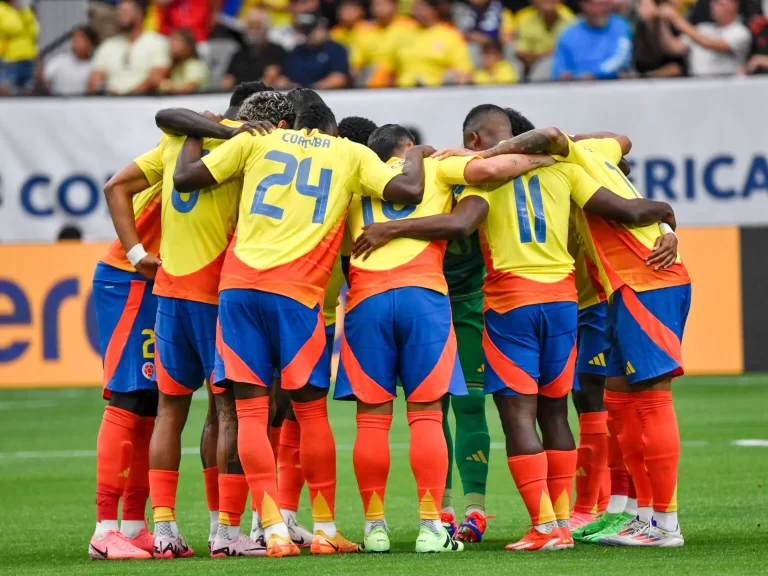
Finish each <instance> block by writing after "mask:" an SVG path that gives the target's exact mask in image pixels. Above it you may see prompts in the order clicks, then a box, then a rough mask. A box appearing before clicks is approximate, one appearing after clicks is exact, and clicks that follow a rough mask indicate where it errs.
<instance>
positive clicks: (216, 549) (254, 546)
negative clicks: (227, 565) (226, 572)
mask: <svg viewBox="0 0 768 576" xmlns="http://www.w3.org/2000/svg"><path fill="white" fill-rule="evenodd" d="M266 555H267V547H266V545H265V544H264V539H263V538H262V540H261V542H260V541H254V540H251V539H250V538H249V537H248V536H246V535H245V534H240V535H239V536H238V537H237V539H236V540H225V539H224V538H220V537H219V536H216V538H215V539H214V540H213V544H212V545H211V558H226V557H228V556H266Z"/></svg>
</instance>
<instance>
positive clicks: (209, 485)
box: [203, 466, 219, 512]
mask: <svg viewBox="0 0 768 576" xmlns="http://www.w3.org/2000/svg"><path fill="white" fill-rule="evenodd" d="M203 483H204V484H205V501H206V502H207V503H208V510H209V511H210V512H215V511H217V510H219V469H218V468H217V467H216V466H211V467H210V468H203Z"/></svg>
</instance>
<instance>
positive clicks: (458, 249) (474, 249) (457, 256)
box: [443, 231, 485, 301]
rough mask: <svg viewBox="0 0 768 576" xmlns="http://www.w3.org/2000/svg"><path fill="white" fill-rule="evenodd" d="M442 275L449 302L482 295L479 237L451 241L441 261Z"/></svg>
mask: <svg viewBox="0 0 768 576" xmlns="http://www.w3.org/2000/svg"><path fill="white" fill-rule="evenodd" d="M443 274H444V275H445V281H446V282H447V283H448V296H450V298H451V300H454V301H458V300H466V299H468V298H472V297H476V296H479V295H482V291H483V278H484V276H485V264H484V262H483V255H482V253H481V252H480V236H479V234H478V232H477V231H475V232H474V233H473V234H472V235H471V236H470V237H469V238H460V239H458V240H451V241H450V242H449V243H448V247H447V249H446V251H445V258H444V259H443Z"/></svg>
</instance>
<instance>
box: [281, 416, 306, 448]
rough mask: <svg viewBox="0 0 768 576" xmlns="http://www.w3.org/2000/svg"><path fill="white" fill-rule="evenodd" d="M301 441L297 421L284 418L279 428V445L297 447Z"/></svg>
mask: <svg viewBox="0 0 768 576" xmlns="http://www.w3.org/2000/svg"><path fill="white" fill-rule="evenodd" d="M300 443H301V427H300V426H299V423H298V422H294V421H293V420H284V421H283V426H282V428H281V429H280V445H282V446H288V447H290V448H299V446H300Z"/></svg>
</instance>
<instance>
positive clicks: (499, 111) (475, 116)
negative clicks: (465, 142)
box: [461, 104, 507, 134]
mask: <svg viewBox="0 0 768 576" xmlns="http://www.w3.org/2000/svg"><path fill="white" fill-rule="evenodd" d="M491 116H496V117H499V118H500V119H501V118H507V113H506V112H505V111H504V109H503V108H501V107H500V106H496V105H495V104H480V105H479V106H475V107H474V108H472V110H470V111H469V114H467V117H466V118H464V124H462V126H461V130H462V132H463V133H464V134H467V133H469V132H478V131H479V130H480V126H479V125H480V123H481V122H482V121H484V120H485V119H486V118H489V117H491Z"/></svg>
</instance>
